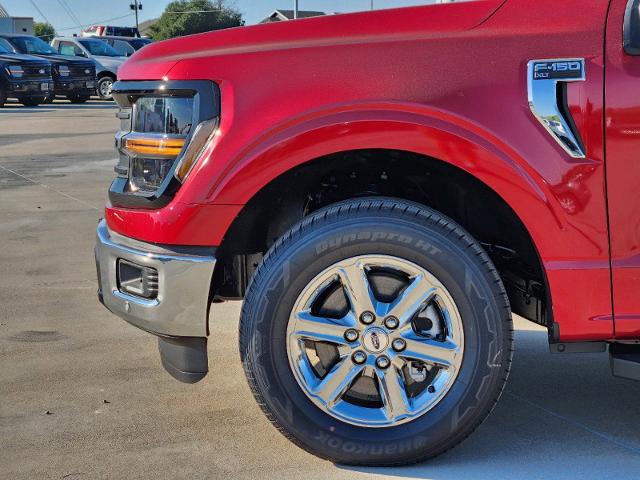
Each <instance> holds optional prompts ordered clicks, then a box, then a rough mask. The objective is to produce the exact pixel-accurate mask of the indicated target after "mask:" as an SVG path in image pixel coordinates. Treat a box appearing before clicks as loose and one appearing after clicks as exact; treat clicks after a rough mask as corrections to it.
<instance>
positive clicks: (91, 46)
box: [78, 39, 121, 57]
mask: <svg viewBox="0 0 640 480" xmlns="http://www.w3.org/2000/svg"><path fill="white" fill-rule="evenodd" d="M78 41H79V42H80V44H81V45H82V46H83V47H84V48H86V49H87V50H89V53H90V54H91V55H98V56H103V57H120V56H121V55H120V54H119V53H118V52H116V51H115V50H114V49H113V48H112V47H111V46H109V45H107V44H106V43H104V42H103V41H102V40H86V39H83V40H78Z"/></svg>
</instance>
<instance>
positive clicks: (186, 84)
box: [109, 80, 220, 208]
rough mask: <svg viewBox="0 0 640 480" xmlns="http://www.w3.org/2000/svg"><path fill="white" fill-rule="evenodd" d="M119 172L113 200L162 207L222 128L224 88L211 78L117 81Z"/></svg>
mask: <svg viewBox="0 0 640 480" xmlns="http://www.w3.org/2000/svg"><path fill="white" fill-rule="evenodd" d="M113 98H114V99H115V101H116V102H117V103H118V105H119V106H120V111H119V112H118V114H117V116H118V118H120V120H121V125H120V130H119V131H118V133H117V134H116V148H117V149H118V151H119V153H120V159H119V162H118V165H117V166H116V167H115V171H116V173H117V174H118V176H117V177H116V179H115V180H114V181H113V183H112V184H111V187H110V189H109V199H110V200H111V203H112V204H113V205H116V206H124V207H127V208H138V207H140V208H160V207H162V206H164V205H166V204H167V203H169V202H170V201H171V198H173V196H174V195H175V193H176V192H177V191H178V189H179V188H180V184H181V183H184V182H185V180H186V179H187V177H188V175H189V173H190V172H191V171H192V170H193V169H194V165H196V163H197V162H198V161H199V160H198V159H199V158H201V157H202V156H203V153H204V152H205V151H207V148H208V146H209V145H210V143H211V140H212V139H213V138H214V137H215V135H216V132H217V131H218V130H217V129H218V124H219V118H220V93H219V89H218V86H217V85H216V84H215V83H213V82H210V81H208V80H189V81H183V80H176V81H167V80H163V81H161V82H156V81H136V82H116V83H115V85H114V90H113Z"/></svg>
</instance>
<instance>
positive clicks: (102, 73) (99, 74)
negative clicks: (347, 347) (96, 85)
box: [98, 70, 116, 80]
mask: <svg viewBox="0 0 640 480" xmlns="http://www.w3.org/2000/svg"><path fill="white" fill-rule="evenodd" d="M104 77H111V78H113V79H114V80H115V79H116V76H115V75H114V74H113V73H111V72H109V71H107V70H103V71H102V72H100V73H98V80H102V79H103V78H104Z"/></svg>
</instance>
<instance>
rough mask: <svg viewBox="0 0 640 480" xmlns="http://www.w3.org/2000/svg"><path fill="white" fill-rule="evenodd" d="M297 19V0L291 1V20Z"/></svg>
mask: <svg viewBox="0 0 640 480" xmlns="http://www.w3.org/2000/svg"><path fill="white" fill-rule="evenodd" d="M296 18H298V0H293V19H294V20H295V19H296Z"/></svg>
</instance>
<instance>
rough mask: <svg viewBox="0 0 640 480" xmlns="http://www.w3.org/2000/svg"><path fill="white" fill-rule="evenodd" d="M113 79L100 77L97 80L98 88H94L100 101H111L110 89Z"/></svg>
mask: <svg viewBox="0 0 640 480" xmlns="http://www.w3.org/2000/svg"><path fill="white" fill-rule="evenodd" d="M114 82H115V79H114V78H113V77H109V76H106V77H102V78H101V79H100V80H98V86H97V87H96V93H97V95H98V96H99V97H100V100H113V96H112V95H111V87H112V86H113V83H114Z"/></svg>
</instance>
